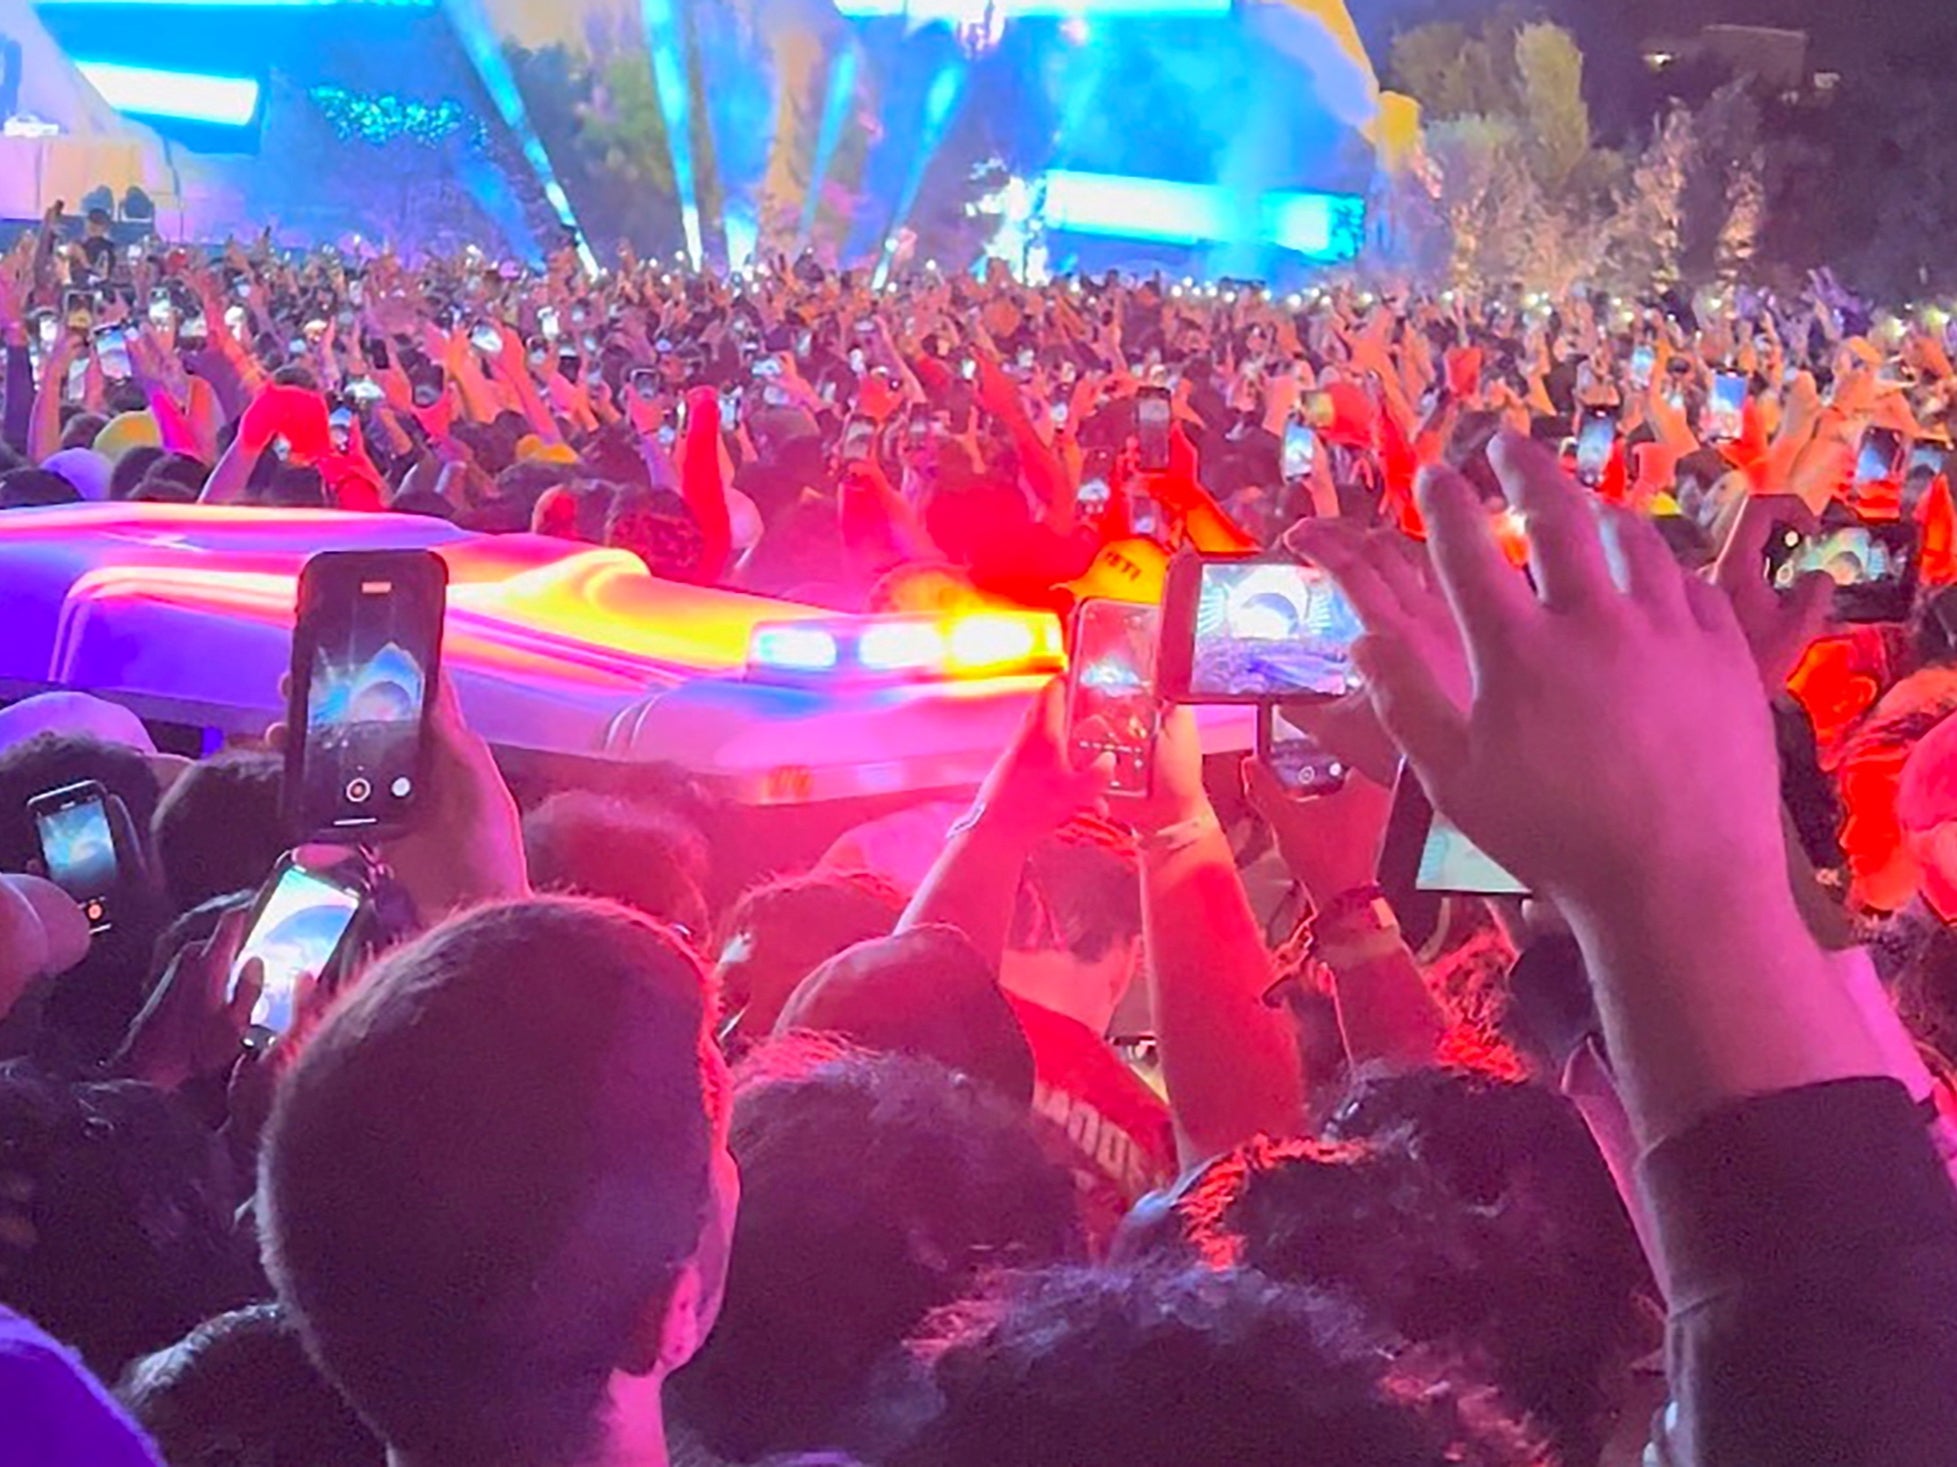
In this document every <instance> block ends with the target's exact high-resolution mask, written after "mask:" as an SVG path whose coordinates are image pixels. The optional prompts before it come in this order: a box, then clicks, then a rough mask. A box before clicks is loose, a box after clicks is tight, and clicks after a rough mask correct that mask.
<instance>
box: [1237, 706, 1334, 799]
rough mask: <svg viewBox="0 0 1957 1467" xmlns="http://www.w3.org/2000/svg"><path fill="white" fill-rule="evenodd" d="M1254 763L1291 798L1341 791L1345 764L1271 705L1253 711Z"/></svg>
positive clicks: (1331, 793)
mask: <svg viewBox="0 0 1957 1467" xmlns="http://www.w3.org/2000/svg"><path fill="white" fill-rule="evenodd" d="M1257 760H1258V762H1259V763H1260V764H1262V765H1263V766H1264V767H1265V768H1266V769H1268V770H1270V772H1271V773H1272V775H1273V776H1275V777H1276V779H1277V782H1278V783H1279V784H1280V785H1282V786H1283V787H1284V792H1285V793H1286V794H1288V795H1290V796H1292V797H1293V798H1295V799H1300V800H1305V799H1312V798H1314V797H1316V796H1318V795H1336V794H1337V793H1338V792H1339V791H1340V790H1342V789H1344V788H1345V781H1346V774H1347V770H1346V767H1345V761H1344V760H1343V759H1341V758H1339V756H1338V755H1336V754H1334V753H1333V752H1332V751H1331V750H1330V749H1328V748H1326V747H1325V745H1324V744H1322V743H1320V742H1319V741H1318V740H1317V739H1316V738H1314V737H1312V735H1311V734H1309V733H1307V732H1305V730H1304V729H1302V728H1299V727H1298V725H1297V724H1295V723H1293V722H1292V721H1291V720H1290V719H1288V718H1286V717H1285V716H1284V710H1283V709H1282V708H1280V707H1279V706H1278V705H1277V704H1275V703H1266V704H1265V705H1264V706H1263V707H1262V708H1260V709H1258V711H1257Z"/></svg>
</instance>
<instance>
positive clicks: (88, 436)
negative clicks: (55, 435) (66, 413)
mask: <svg viewBox="0 0 1957 1467" xmlns="http://www.w3.org/2000/svg"><path fill="white" fill-rule="evenodd" d="M108 426H109V420H108V419H107V418H106V417H104V416H103V415H102V414H101V413H89V412H78V413H75V414H74V415H73V416H71V417H68V418H66V419H64V420H63V422H62V424H61V446H62V448H63V449H69V448H93V447H94V446H95V440H96V439H97V438H99V437H100V436H101V434H102V430H103V429H104V428H106V427H108Z"/></svg>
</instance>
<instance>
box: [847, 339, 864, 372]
mask: <svg viewBox="0 0 1957 1467" xmlns="http://www.w3.org/2000/svg"><path fill="white" fill-rule="evenodd" d="M864 365H865V361H864V356H863V348H862V347H860V346H852V347H851V348H850V349H849V369H850V371H852V372H854V373H855V374H856V375H857V376H859V377H861V376H862V375H863V368H864Z"/></svg>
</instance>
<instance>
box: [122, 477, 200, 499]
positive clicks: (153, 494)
mask: <svg viewBox="0 0 1957 1467" xmlns="http://www.w3.org/2000/svg"><path fill="white" fill-rule="evenodd" d="M197 498H198V495H197V491H196V490H195V489H192V488H190V487H188V486H187V485H183V484H179V483H178V482H177V481H176V480H175V479H157V478H149V479H145V480H143V482H142V483H140V484H138V485H137V486H136V490H135V492H134V493H133V494H131V495H130V496H129V502H130V503H131V504H195V503H196V502H197Z"/></svg>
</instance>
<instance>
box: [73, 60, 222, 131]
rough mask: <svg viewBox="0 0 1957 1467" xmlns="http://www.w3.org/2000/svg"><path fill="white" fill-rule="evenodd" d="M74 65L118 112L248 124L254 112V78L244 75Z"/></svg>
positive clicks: (217, 123) (219, 124) (108, 64)
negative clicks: (215, 74)
mask: <svg viewBox="0 0 1957 1467" xmlns="http://www.w3.org/2000/svg"><path fill="white" fill-rule="evenodd" d="M75 68H76V70H78V71H80V72H81V74H82V75H83V76H84V77H85V78H87V80H88V84H89V85H90V86H92V87H94V88H95V90H96V91H98V92H100V93H101V94H102V100H103V101H105V102H107V103H108V104H109V105H110V106H111V107H113V108H115V109H116V111H118V112H133V113H136V114H137V115H139V116H143V117H168V118H173V119H175V120H177V121H180V122H205V123H210V124H211V125H213V126H216V127H249V126H251V122H252V119H253V118H254V117H256V116H257V115H258V94H259V87H258V83H257V82H256V81H254V80H252V78H250V77H248V76H208V75H206V74H204V73H202V72H195V71H158V70H156V69H155V68H153V67H148V66H125V65H123V64H122V63H121V62H117V61H80V60H78V61H76V62H75Z"/></svg>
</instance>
